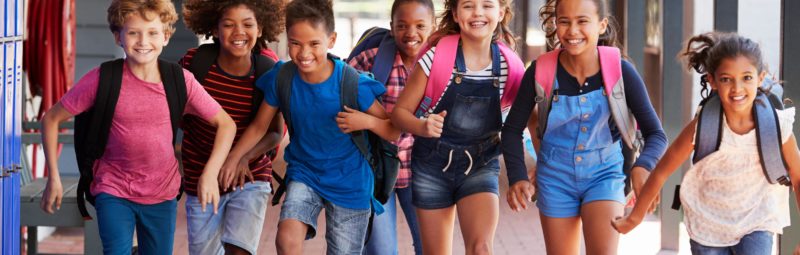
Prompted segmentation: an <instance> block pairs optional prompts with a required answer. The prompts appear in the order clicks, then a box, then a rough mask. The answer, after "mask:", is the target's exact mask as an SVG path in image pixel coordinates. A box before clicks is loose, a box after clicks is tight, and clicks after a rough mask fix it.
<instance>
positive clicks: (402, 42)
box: [391, 2, 433, 57]
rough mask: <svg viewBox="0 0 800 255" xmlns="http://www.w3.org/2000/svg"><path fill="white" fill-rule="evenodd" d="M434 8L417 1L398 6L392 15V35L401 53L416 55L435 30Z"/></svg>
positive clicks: (409, 55)
mask: <svg viewBox="0 0 800 255" xmlns="http://www.w3.org/2000/svg"><path fill="white" fill-rule="evenodd" d="M432 12H433V10H430V9H428V7H427V6H425V5H422V4H420V3H416V2H410V3H405V4H401V5H400V6H397V9H396V10H395V13H394V16H393V17H392V24H391V26H392V36H393V37H394V40H395V42H396V43H397V49H398V50H399V51H400V54H402V55H403V56H407V57H416V55H417V53H419V50H420V48H421V47H422V45H423V44H424V43H425V42H426V41H427V40H428V37H429V36H430V35H431V32H433V13H432Z"/></svg>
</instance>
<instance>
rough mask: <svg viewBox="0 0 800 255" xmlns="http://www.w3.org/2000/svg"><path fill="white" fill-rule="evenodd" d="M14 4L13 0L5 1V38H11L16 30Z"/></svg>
mask: <svg viewBox="0 0 800 255" xmlns="http://www.w3.org/2000/svg"><path fill="white" fill-rule="evenodd" d="M14 2H15V0H6V32H5V34H3V36H5V37H10V36H13V35H14V30H16V28H17V27H16V24H15V21H16V20H17V17H16V16H17V12H16V10H14V5H15V4H14Z"/></svg>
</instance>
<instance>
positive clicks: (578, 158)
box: [575, 156, 583, 162]
mask: <svg viewBox="0 0 800 255" xmlns="http://www.w3.org/2000/svg"><path fill="white" fill-rule="evenodd" d="M581 161H583V158H582V157H581V156H577V157H575V162H581Z"/></svg>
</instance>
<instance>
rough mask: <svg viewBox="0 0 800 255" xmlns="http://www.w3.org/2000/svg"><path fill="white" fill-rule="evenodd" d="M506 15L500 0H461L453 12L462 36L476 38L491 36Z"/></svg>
mask: <svg viewBox="0 0 800 255" xmlns="http://www.w3.org/2000/svg"><path fill="white" fill-rule="evenodd" d="M504 15H505V11H503V8H501V6H500V2H499V1H498V0H461V1H458V5H457V6H456V10H455V11H454V12H453V18H455V21H456V23H458V26H459V28H460V29H461V36H463V37H469V38H472V39H475V40H481V39H486V38H491V37H492V35H494V31H495V29H497V24H498V23H499V22H500V20H502V19H503V16H504Z"/></svg>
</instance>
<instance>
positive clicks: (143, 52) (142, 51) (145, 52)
mask: <svg viewBox="0 0 800 255" xmlns="http://www.w3.org/2000/svg"><path fill="white" fill-rule="evenodd" d="M151 51H153V50H136V52H138V53H142V54H147V53H150V52H151Z"/></svg>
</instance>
